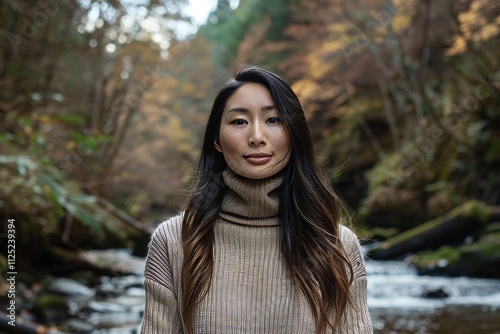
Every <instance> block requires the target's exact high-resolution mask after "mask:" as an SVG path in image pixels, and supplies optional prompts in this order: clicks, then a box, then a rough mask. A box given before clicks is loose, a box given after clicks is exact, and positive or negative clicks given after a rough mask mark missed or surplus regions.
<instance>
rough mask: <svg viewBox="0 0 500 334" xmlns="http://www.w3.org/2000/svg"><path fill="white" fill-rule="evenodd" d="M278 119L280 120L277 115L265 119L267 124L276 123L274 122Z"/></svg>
mask: <svg viewBox="0 0 500 334" xmlns="http://www.w3.org/2000/svg"><path fill="white" fill-rule="evenodd" d="M279 121H280V120H279V118H277V117H271V118H269V119H268V120H267V123H269V124H276V123H278V122H279Z"/></svg>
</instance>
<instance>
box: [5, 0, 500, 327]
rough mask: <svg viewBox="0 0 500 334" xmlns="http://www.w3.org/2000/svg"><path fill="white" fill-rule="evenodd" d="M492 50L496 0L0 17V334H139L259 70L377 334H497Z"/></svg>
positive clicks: (153, 2)
mask: <svg viewBox="0 0 500 334" xmlns="http://www.w3.org/2000/svg"><path fill="white" fill-rule="evenodd" d="M499 41H500V1H498V0H439V1H437V0H405V1H403V0H350V1H347V0H315V1H311V0H240V1H238V0H211V1H209V0H191V1H188V0H110V1H94V0H38V1H35V0H1V1H0V227H1V228H0V248H1V255H0V268H1V271H2V276H1V278H0V291H1V294H0V295H1V296H2V298H1V299H0V304H1V308H0V332H5V333H14V332H15V333H135V332H136V330H137V327H138V324H139V323H140V319H141V312H142V309H143V306H144V305H143V303H144V291H143V286H142V279H143V277H142V273H143V270H144V257H145V255H146V252H147V243H148V240H149V236H150V234H151V232H152V231H153V230H154V228H155V227H156V226H157V225H158V224H159V223H160V222H161V221H162V220H165V219H167V218H169V217H170V216H172V215H174V214H176V213H177V212H178V211H179V210H180V207H181V205H182V203H183V200H184V199H185V196H186V192H185V189H186V186H187V182H188V180H189V176H190V173H191V170H192V166H193V164H194V162H195V161H196V158H197V155H198V150H199V146H200V141H201V138H202V133H203V131H204V126H205V122H206V120H207V117H208V111H209V108H210V104H211V99H212V97H213V95H214V93H215V91H216V90H217V89H218V88H219V87H220V85H221V84H222V83H224V82H225V81H226V80H227V79H229V78H230V76H231V74H232V72H233V70H234V69H235V68H236V67H237V66H239V65H241V64H253V65H258V66H262V67H264V68H266V69H268V70H271V71H274V72H276V73H278V74H280V75H281V76H283V77H284V78H286V79H287V80H288V81H289V82H290V83H291V84H292V87H293V88H294V90H295V91H296V92H297V94H298V96H299V98H300V99H301V101H302V103H303V105H304V108H305V110H306V112H307V117H308V121H309V123H310V126H311V129H312V132H313V137H314V141H315V144H316V147H317V152H318V154H319V156H320V158H321V161H322V163H323V165H324V166H325V168H326V169H327V170H328V173H329V175H330V176H331V180H332V184H333V186H334V187H335V189H336V190H337V191H338V192H339V193H340V194H341V196H342V197H343V198H344V199H345V200H346V202H347V203H348V205H349V207H350V208H351V210H352V212H351V213H350V215H351V216H352V220H353V224H354V227H355V229H356V231H357V232H358V234H359V235H360V236H361V237H362V238H363V243H364V246H363V247H364V248H365V250H366V252H367V270H368V280H369V287H368V302H369V306H370V311H371V315H372V319H373V324H374V329H375V333H440V334H444V333H446V334H448V333H449V334H452V333H453V334H457V333H458V334H460V333H500V168H499V167H500V120H499V115H500V95H499V90H500V43H499ZM10 235H14V236H15V237H10ZM9 240H14V242H11V241H9ZM9 245H14V246H15V248H12V247H9ZM12 278H14V279H12ZM12 301H14V302H15V312H14V313H15V321H16V322H15V324H16V327H14V326H12V323H11V324H9V322H12V321H13V319H12V312H11V310H9V309H8V307H9V306H10V305H11V304H12Z"/></svg>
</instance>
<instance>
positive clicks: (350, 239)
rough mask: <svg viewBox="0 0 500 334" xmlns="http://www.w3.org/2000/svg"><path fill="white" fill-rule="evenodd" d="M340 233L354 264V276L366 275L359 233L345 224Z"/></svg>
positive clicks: (343, 244) (345, 248)
mask: <svg viewBox="0 0 500 334" xmlns="http://www.w3.org/2000/svg"><path fill="white" fill-rule="evenodd" d="M339 234H340V240H341V242H342V246H343V247H344V250H345V251H346V253H347V256H348V257H349V260H350V261H351V265H352V266H353V270H354V278H358V277H361V276H365V275H366V273H365V264H364V259H363V252H362V249H361V245H360V243H359V239H358V237H357V235H356V234H355V233H354V232H353V231H352V230H351V229H349V228H348V227H346V226H343V225H340V231H339Z"/></svg>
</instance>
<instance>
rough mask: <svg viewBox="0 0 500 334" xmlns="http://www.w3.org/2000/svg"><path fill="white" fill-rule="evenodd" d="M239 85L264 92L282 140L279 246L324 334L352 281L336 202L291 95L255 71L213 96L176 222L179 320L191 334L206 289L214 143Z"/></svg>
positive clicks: (219, 165)
mask: <svg viewBox="0 0 500 334" xmlns="http://www.w3.org/2000/svg"><path fill="white" fill-rule="evenodd" d="M247 83H257V84H261V85H263V86H264V87H266V88H267V89H268V90H269V93H270V94H271V97H272V100H273V102H274V105H275V107H276V109H277V111H278V113H279V115H280V119H281V121H282V123H283V126H284V128H285V131H286V133H287V135H288V137H289V138H290V152H289V154H290V160H289V162H288V164H287V166H286V167H285V168H284V169H283V170H282V171H281V172H280V174H281V175H283V177H284V180H283V184H282V185H281V192H280V198H279V211H278V219H279V220H280V229H281V249H282V252H283V256H284V258H285V261H286V263H287V268H288V271H289V273H290V276H291V278H292V281H293V283H294V286H295V288H296V289H299V290H300V291H301V292H302V293H303V294H304V296H305V297H306V299H307V301H308V303H309V305H310V307H311V311H312V313H313V315H314V318H315V322H316V327H317V333H326V330H327V328H328V327H330V328H331V329H333V328H334V327H335V326H337V325H339V324H340V323H341V321H342V316H343V313H344V311H345V309H346V307H347V304H348V303H349V302H350V299H349V287H350V285H351V283H352V280H353V269H352V266H351V264H350V261H349V259H348V257H347V255H346V252H345V250H344V248H343V247H342V244H341V242H340V235H339V234H340V220H341V217H340V215H341V208H342V201H341V200H340V198H339V197H338V196H337V195H336V194H335V192H334V191H333V189H332V188H331V186H330V183H329V181H328V178H327V177H326V175H325V173H324V171H323V170H322V168H321V167H320V165H319V163H318V161H317V157H316V154H315V151H314V145H313V142H312V138H311V135H310V132H309V127H308V125H307V121H306V118H305V114H304V110H303V108H302V106H301V104H300V102H299V99H298V97H297V96H296V94H295V93H294V91H293V90H292V88H291V87H290V85H289V84H288V83H287V82H286V81H285V80H283V79H282V78H280V77H279V76H278V75H276V74H274V73H272V72H269V71H266V70H264V69H261V68H258V67H246V68H243V69H240V70H237V71H236V72H235V74H234V79H232V80H230V81H228V82H227V83H226V84H225V85H224V86H223V87H222V88H221V89H220V90H219V91H218V92H217V94H216V96H215V98H214V102H213V105H212V108H211V111H210V115H209V119H208V122H207V127H206V130H205V134H204V138H203V143H202V148H201V152H200V155H199V158H198V162H197V164H196V166H195V169H194V172H193V177H192V187H193V189H192V191H191V193H190V195H189V196H188V198H187V200H186V204H185V207H184V210H185V211H184V215H183V220H182V246H183V251H184V260H183V264H182V274H181V293H182V296H181V300H182V305H181V310H180V311H181V317H182V319H183V322H184V326H185V329H186V330H187V334H191V333H192V326H193V322H194V311H195V308H196V305H197V304H198V303H199V302H200V301H201V300H202V299H203V298H204V297H205V296H206V294H207V293H208V291H209V288H210V285H211V279H212V272H213V265H214V263H213V242H214V234H213V226H214V223H215V221H216V220H217V218H218V214H219V211H220V207H221V204H222V199H223V196H224V192H225V186H224V181H223V180H222V172H223V171H224V170H226V169H227V168H228V167H227V164H226V162H225V160H224V157H223V155H222V153H220V152H219V151H217V150H216V148H215V143H216V142H217V143H218V142H219V133H220V127H221V120H222V114H223V111H224V108H225V106H226V102H227V100H228V99H229V98H230V97H231V96H232V94H233V93H234V92H235V91H236V90H238V88H240V87H242V86H243V85H245V84H247ZM236 172H237V171H236ZM332 319H333V320H332Z"/></svg>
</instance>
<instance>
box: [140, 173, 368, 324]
mask: <svg viewBox="0 0 500 334" xmlns="http://www.w3.org/2000/svg"><path fill="white" fill-rule="evenodd" d="M223 178H224V182H225V184H226V185H227V186H228V188H227V191H226V194H225V195H224V199H223V203H222V207H221V213H220V216H219V219H218V220H217V221H216V223H215V225H214V234H215V242H214V250H215V253H214V271H213V279H212V284H211V286H210V290H209V292H208V294H207V295H206V297H205V298H204V299H203V300H202V302H201V303H200V304H199V305H198V307H197V311H196V314H195V321H194V331H193V332H194V333H203V334H208V333H213V334H215V333H217V334H221V333H260V334H264V333H265V334H271V333H283V334H308V333H311V334H312V333H316V332H315V329H316V326H315V323H314V318H313V316H312V313H311V311H310V307H309V304H308V303H307V301H306V299H305V297H304V296H303V295H302V294H296V293H294V288H293V286H292V281H291V278H290V277H289V273H288V271H287V269H286V265H285V261H284V258H283V254H282V252H281V249H280V227H279V222H278V218H277V213H278V195H279V194H278V192H279V186H280V185H281V183H282V178H281V177H274V178H269V179H265V180H249V179H243V178H241V177H238V176H236V175H234V174H233V173H231V172H228V171H225V172H224V173H223ZM181 221H182V217H181V216H180V215H179V216H176V217H174V218H171V219H170V220H168V221H166V222H164V223H162V224H161V225H160V226H159V227H158V228H157V230H156V231H155V232H154V234H153V236H152V239H151V243H150V246H149V254H148V257H147V263H146V271H145V282H144V284H145V287H146V307H145V311H144V318H143V321H142V326H141V333H143V334H146V333H148V334H149V333H151V334H153V333H154V334H160V333H183V324H182V320H181V316H180V313H179V302H180V300H179V299H180V296H181V288H180V287H181V284H180V277H181V266H182V258H183V254H182V245H181ZM341 239H342V242H343V245H344V247H345V249H346V251H347V252H348V255H349V258H350V259H351V261H352V264H353V267H354V275H355V278H354V282H353V284H352V286H351V288H350V293H351V296H352V300H353V302H354V303H353V304H354V306H355V308H354V307H350V306H349V307H348V309H347V312H346V313H345V316H344V320H345V321H344V324H345V326H342V328H338V329H336V330H335V333H346V334H347V333H348V334H356V333H362V334H365V333H372V325H371V320H370V315H369V313H368V308H367V305H366V274H365V267H364V262H363V258H362V255H361V252H360V250H359V243H358V240H357V238H356V236H355V235H354V233H353V232H351V231H350V230H349V229H348V228H346V227H342V228H341Z"/></svg>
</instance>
